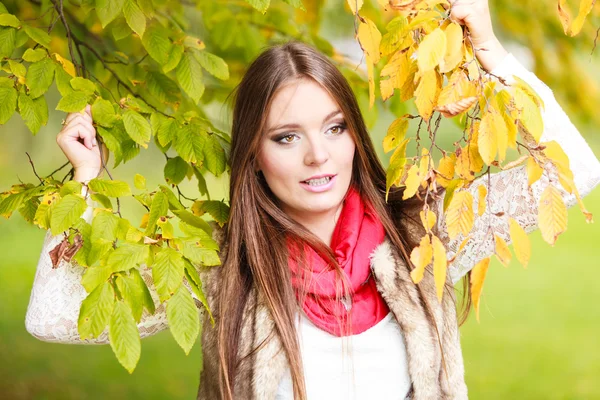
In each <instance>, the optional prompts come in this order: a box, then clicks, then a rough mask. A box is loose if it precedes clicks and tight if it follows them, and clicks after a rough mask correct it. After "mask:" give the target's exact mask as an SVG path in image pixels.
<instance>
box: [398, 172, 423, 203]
mask: <svg viewBox="0 0 600 400" xmlns="http://www.w3.org/2000/svg"><path fill="white" fill-rule="evenodd" d="M404 184H405V185H406V188H405V189H404V193H402V200H406V199H409V198H411V197H413V196H414V195H415V193H417V189H419V185H420V184H421V177H420V175H419V167H418V166H417V165H416V164H415V165H412V166H411V167H410V169H409V170H408V175H407V176H406V181H405V182H404Z"/></svg>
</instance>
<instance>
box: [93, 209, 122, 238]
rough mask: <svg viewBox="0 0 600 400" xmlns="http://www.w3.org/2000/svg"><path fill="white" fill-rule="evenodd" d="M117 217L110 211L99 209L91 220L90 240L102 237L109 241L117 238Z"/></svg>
mask: <svg viewBox="0 0 600 400" xmlns="http://www.w3.org/2000/svg"><path fill="white" fill-rule="evenodd" d="M118 226H119V217H118V216H116V215H115V214H113V213H112V212H110V211H99V212H98V213H97V214H96V216H95V217H94V219H93V220H92V235H91V240H92V242H95V241H97V240H99V239H104V240H107V241H109V242H112V241H114V240H115V239H116V238H117V228H118Z"/></svg>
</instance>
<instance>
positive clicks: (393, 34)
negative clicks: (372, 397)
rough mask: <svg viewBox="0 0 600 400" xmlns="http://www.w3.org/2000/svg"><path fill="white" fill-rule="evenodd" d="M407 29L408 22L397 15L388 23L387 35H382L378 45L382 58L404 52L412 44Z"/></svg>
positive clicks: (403, 17) (412, 41)
mask: <svg viewBox="0 0 600 400" xmlns="http://www.w3.org/2000/svg"><path fill="white" fill-rule="evenodd" d="M349 1H351V0H349ZM407 28H408V21H407V20H406V17H405V16H403V15H399V16H397V17H395V18H394V19H392V20H391V21H390V22H388V24H387V25H386V27H385V29H386V31H387V33H386V34H385V35H383V38H382V39H381V44H380V45H379V51H380V52H381V55H382V56H387V55H388V54H391V53H393V52H399V51H401V50H404V49H405V48H407V47H409V46H410V45H411V44H412V43H414V40H413V38H412V35H408V34H407V33H409V30H408V29H407Z"/></svg>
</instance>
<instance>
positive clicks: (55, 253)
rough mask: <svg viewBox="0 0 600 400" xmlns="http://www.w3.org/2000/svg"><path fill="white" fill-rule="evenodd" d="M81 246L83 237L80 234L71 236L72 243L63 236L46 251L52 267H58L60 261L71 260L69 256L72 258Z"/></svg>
mask: <svg viewBox="0 0 600 400" xmlns="http://www.w3.org/2000/svg"><path fill="white" fill-rule="evenodd" d="M81 246H83V239H82V237H81V235H80V234H77V235H75V236H74V237H73V244H70V243H69V240H68V238H67V237H65V238H64V239H63V240H62V241H61V242H60V243H59V244H57V245H56V246H55V247H54V248H53V249H52V250H50V251H49V252H48V254H49V255H50V260H51V261H52V269H56V268H58V265H59V264H60V262H61V261H64V262H66V263H68V262H71V258H73V256H74V255H75V253H77V251H78V250H79V249H80V248H81Z"/></svg>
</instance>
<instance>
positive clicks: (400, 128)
mask: <svg viewBox="0 0 600 400" xmlns="http://www.w3.org/2000/svg"><path fill="white" fill-rule="evenodd" d="M407 130H408V119H407V118H406V117H405V116H404V117H401V118H398V119H396V120H394V122H392V124H391V125H390V127H389V128H388V131H387V135H385V137H384V138H383V151H384V152H386V153H389V152H390V151H392V150H393V149H394V148H395V147H396V146H398V145H399V144H400V143H401V142H402V141H403V140H404V136H405V135H406V131H407Z"/></svg>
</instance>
